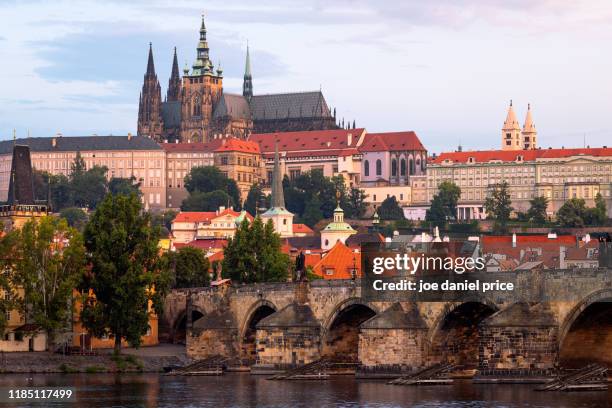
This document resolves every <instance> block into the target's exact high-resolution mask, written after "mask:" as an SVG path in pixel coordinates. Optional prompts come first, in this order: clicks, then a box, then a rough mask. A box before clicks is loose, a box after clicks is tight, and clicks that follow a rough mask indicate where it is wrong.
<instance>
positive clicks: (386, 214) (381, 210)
mask: <svg viewBox="0 0 612 408" xmlns="http://www.w3.org/2000/svg"><path fill="white" fill-rule="evenodd" d="M377 211H378V216H379V217H380V219H381V220H403V219H404V211H403V210H402V208H401V207H400V206H399V203H398V202H397V199H396V198H395V196H390V197H387V198H385V200H384V201H383V202H382V204H381V205H380V207H378V210H377Z"/></svg>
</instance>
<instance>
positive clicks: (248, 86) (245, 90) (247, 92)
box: [242, 42, 253, 102]
mask: <svg viewBox="0 0 612 408" xmlns="http://www.w3.org/2000/svg"><path fill="white" fill-rule="evenodd" d="M242 96H244V97H245V98H247V100H248V101H249V102H250V101H251V98H252V97H253V76H252V75H251V54H250V52H249V43H248V42H247V52H246V61H245V63H244V81H243V82H242Z"/></svg>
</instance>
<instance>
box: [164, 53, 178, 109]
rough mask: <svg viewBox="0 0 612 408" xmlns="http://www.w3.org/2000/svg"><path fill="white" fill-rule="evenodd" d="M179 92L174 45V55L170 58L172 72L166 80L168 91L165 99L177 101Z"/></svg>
mask: <svg viewBox="0 0 612 408" xmlns="http://www.w3.org/2000/svg"><path fill="white" fill-rule="evenodd" d="M180 93H181V77H180V76H179V67H178V58H177V56H176V47H174V57H173V59H172V73H171V74H170V79H169V80H168V92H167V94H166V100H167V101H168V102H172V101H178V100H179V96H180Z"/></svg>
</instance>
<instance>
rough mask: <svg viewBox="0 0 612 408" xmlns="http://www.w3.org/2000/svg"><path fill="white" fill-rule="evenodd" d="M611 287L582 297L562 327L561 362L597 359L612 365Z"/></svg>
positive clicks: (571, 364)
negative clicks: (611, 347) (611, 348)
mask: <svg viewBox="0 0 612 408" xmlns="http://www.w3.org/2000/svg"><path fill="white" fill-rule="evenodd" d="M610 344H612V289H602V290H598V291H596V292H593V293H591V294H590V295H588V296H587V297H585V298H584V299H583V300H581V301H580V302H579V303H578V304H577V305H576V306H574V307H573V308H572V310H571V311H570V312H569V313H568V315H567V316H566V318H565V319H564V320H563V322H562V324H561V326H560V327H559V362H560V364H561V365H562V366H566V367H574V368H575V367H579V366H582V365H585V364H588V363H593V362H598V363H602V364H606V365H608V367H612V352H611V351H610Z"/></svg>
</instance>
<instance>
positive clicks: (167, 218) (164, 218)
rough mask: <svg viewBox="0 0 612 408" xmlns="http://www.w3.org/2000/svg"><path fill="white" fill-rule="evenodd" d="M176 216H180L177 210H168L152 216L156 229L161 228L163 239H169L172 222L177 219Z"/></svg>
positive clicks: (152, 222)
mask: <svg viewBox="0 0 612 408" xmlns="http://www.w3.org/2000/svg"><path fill="white" fill-rule="evenodd" d="M176 214H178V212H176V211H175V210H166V211H164V212H162V213H161V214H153V215H152V216H151V224H152V225H153V226H154V227H156V228H160V230H161V237H162V238H168V236H169V235H170V230H172V221H174V218H176Z"/></svg>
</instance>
